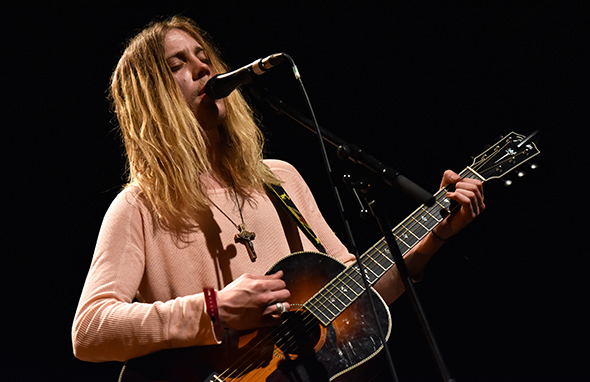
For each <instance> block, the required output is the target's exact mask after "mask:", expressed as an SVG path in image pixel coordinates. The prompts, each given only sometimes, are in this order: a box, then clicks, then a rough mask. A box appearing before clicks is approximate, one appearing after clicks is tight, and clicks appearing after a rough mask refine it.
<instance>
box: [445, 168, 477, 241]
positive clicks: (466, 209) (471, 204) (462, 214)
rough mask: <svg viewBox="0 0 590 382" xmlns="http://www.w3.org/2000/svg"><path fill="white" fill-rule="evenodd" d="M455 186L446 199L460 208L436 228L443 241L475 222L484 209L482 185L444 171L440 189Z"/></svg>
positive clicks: (475, 180) (449, 171) (473, 180)
mask: <svg viewBox="0 0 590 382" xmlns="http://www.w3.org/2000/svg"><path fill="white" fill-rule="evenodd" d="M449 184H454V185H455V191H452V192H448V193H447V195H446V196H447V198H449V199H451V200H454V201H456V202H457V203H459V205H460V206H461V207H460V208H459V210H458V211H454V212H453V213H452V214H450V215H449V216H447V217H446V218H445V219H444V220H443V221H442V222H441V223H440V224H439V225H438V227H437V228H436V234H437V235H438V236H439V237H442V238H444V239H445V240H446V239H448V238H450V237H451V236H453V235H455V234H457V233H458V232H459V231H461V230H462V229H463V228H465V226H467V225H468V224H469V223H471V222H472V221H473V220H475V218H476V217H478V216H479V215H480V214H481V213H482V212H483V211H484V210H485V208H486V206H485V203H484V195H483V184H482V182H481V181H479V180H477V179H468V178H464V179H461V177H460V176H459V175H458V174H457V173H455V172H453V171H451V170H447V171H445V173H444V175H443V179H442V182H441V184H440V187H441V188H443V187H446V186H448V185H449Z"/></svg>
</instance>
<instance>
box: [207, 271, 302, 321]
mask: <svg viewBox="0 0 590 382" xmlns="http://www.w3.org/2000/svg"><path fill="white" fill-rule="evenodd" d="M281 277H283V272H282V271H278V272H277V273H274V274H272V275H265V276H254V275H250V274H243V275H241V276H240V277H238V278H237V279H236V280H234V281H232V282H231V283H229V284H228V285H227V286H226V287H225V288H223V289H222V290H220V291H218V292H217V309H218V311H219V320H220V321H221V324H222V325H223V326H224V327H229V328H232V329H236V330H247V329H255V328H259V327H262V326H272V325H278V324H279V323H280V322H281V320H280V314H279V310H278V308H277V306H276V303H277V302H282V303H284V304H285V307H286V308H287V309H289V304H288V303H286V302H285V300H287V299H288V298H289V297H290V296H291V293H290V292H289V291H288V290H287V284H285V282H284V281H283V280H281Z"/></svg>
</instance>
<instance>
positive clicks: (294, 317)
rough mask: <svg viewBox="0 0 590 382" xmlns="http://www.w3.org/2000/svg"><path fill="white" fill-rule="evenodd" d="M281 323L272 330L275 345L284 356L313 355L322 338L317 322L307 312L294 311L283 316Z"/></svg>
mask: <svg viewBox="0 0 590 382" xmlns="http://www.w3.org/2000/svg"><path fill="white" fill-rule="evenodd" d="M283 316H284V317H285V319H284V320H283V323H282V324H281V325H280V326H279V327H278V328H276V329H275V330H274V337H275V344H276V345H277V347H278V348H279V349H281V350H282V351H283V352H284V353H286V354H293V355H298V356H305V355H310V354H313V353H314V352H315V351H314V348H315V346H316V345H317V344H318V343H319V342H320V340H321V338H322V329H321V326H320V323H319V322H318V320H316V319H315V317H313V316H312V315H311V314H310V313H309V312H306V311H295V312H289V313H286V314H284V315H283Z"/></svg>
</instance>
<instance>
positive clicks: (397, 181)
mask: <svg viewBox="0 0 590 382" xmlns="http://www.w3.org/2000/svg"><path fill="white" fill-rule="evenodd" d="M249 90H250V93H251V94H252V95H253V96H254V97H256V98H257V99H259V100H262V101H265V102H266V103H268V104H269V105H270V106H271V107H272V108H273V109H274V110H275V111H277V112H278V113H280V114H283V115H286V116H287V117H289V118H291V119H292V120H294V121H295V122H297V123H299V124H300V125H302V126H303V127H305V128H307V129H309V130H311V131H312V132H314V133H315V134H317V135H319V136H320V137H321V138H322V139H323V140H325V141H326V142H328V143H330V144H332V145H333V146H335V147H336V148H337V154H338V157H339V158H340V159H342V160H344V159H349V160H350V161H352V162H354V163H357V164H359V165H362V166H364V167H365V168H367V169H369V170H371V171H372V172H374V173H376V174H380V175H381V177H382V179H383V181H384V182H385V183H386V184H388V185H389V186H391V187H394V188H396V189H399V190H401V191H402V192H404V193H405V194H406V195H408V196H409V197H411V198H412V199H414V200H416V201H417V202H419V203H421V204H425V205H427V206H432V205H434V201H435V199H434V196H433V195H432V194H430V193H429V192H427V191H426V190H424V189H423V188H421V187H420V186H418V185H416V184H415V183H413V182H412V181H411V180H409V179H407V178H406V177H405V176H403V175H401V174H400V173H399V172H398V171H397V170H395V169H393V168H391V167H388V166H386V165H384V164H383V163H381V162H380V161H378V160H377V159H375V158H374V157H372V156H371V155H369V154H368V153H367V152H365V151H363V150H362V149H361V148H359V147H357V146H356V145H351V144H349V143H347V142H345V141H343V140H342V139H340V138H339V137H337V136H336V135H335V134H333V133H332V132H330V131H328V130H326V129H324V128H322V127H320V126H319V125H318V124H317V122H315V118H314V121H312V120H310V119H309V118H307V117H305V116H303V115H301V114H300V113H299V112H298V111H296V110H295V109H293V108H292V107H290V106H289V105H287V104H285V103H284V102H283V101H282V100H281V99H279V98H277V97H275V96H273V95H271V94H270V93H269V91H268V90H267V89H265V88H260V87H254V86H250V87H249ZM312 113H313V112H312ZM320 141H321V139H320ZM322 143H323V142H322ZM322 148H323V145H322ZM330 175H331V174H330ZM330 181H331V179H330ZM355 193H356V192H355ZM336 196H337V199H338V202H340V200H339V198H338V192H337V190H336ZM368 204H369V206H370V208H371V212H372V213H373V216H374V217H375V219H376V220H377V223H378V225H379V228H380V229H381V231H382V233H383V235H384V237H385V241H386V243H387V245H388V246H389V249H390V253H391V254H392V256H393V260H394V261H395V264H396V265H397V267H398V270H399V273H400V276H401V277H402V282H403V284H404V286H405V288H406V291H407V292H408V296H409V298H410V301H411V303H412V306H413V308H414V310H415V311H416V314H417V316H418V319H419V321H420V324H421V326H422V330H423V331H424V335H425V336H426V339H427V341H428V344H429V346H430V348H431V351H432V353H433V356H434V358H435V360H436V363H437V365H438V368H439V371H440V373H441V375H442V377H443V379H444V380H445V381H447V382H454V381H455V380H454V379H453V378H452V377H451V376H450V374H449V371H448V369H447V367H446V365H445V362H444V360H443V357H442V354H441V352H440V350H439V348H438V345H437V343H436V341H435V339H434V335H433V333H432V330H431V329H430V326H429V324H428V321H427V319H426V315H425V313H424V310H423V309H422V306H421V304H420V301H419V299H418V296H417V294H416V291H415V289H414V285H413V281H412V278H411V276H410V274H409V272H408V269H407V267H406V264H405V261H404V259H403V255H402V253H401V251H400V249H399V247H398V245H397V243H396V241H395V237H394V235H393V231H392V228H391V226H390V224H389V222H388V221H387V219H386V217H385V214H384V213H383V211H382V210H381V206H380V205H379V204H378V202H377V201H376V200H371V201H369V202H368ZM340 207H341V206H340ZM341 212H342V208H341ZM345 225H346V228H347V230H348V229H349V227H348V225H347V224H346V221H345ZM349 236H350V237H351V241H352V242H353V246H354V240H352V235H351V234H350V233H349ZM354 249H355V255H356V256H357V263H358V264H359V266H362V263H361V262H360V261H358V258H359V257H358V253H356V246H355V248H354ZM361 274H363V275H364V271H363V270H362V269H361ZM365 283H366V285H365V286H367V285H368V284H367V281H366V279H365ZM366 289H367V290H368V289H369V288H366ZM368 295H369V296H371V294H370V293H369V294H368ZM371 303H372V301H371ZM373 313H374V314H375V308H374V306H373ZM375 319H376V320H377V318H375ZM377 322H378V321H377ZM377 327H378V329H379V332H380V333H382V330H381V327H380V325H377ZM382 342H383V348H384V350H385V352H386V354H387V360H388V363H389V367H390V370H391V372H392V374H393V377H394V380H397V375H396V373H395V369H394V367H393V363H392V360H391V355H390V354H389V349H388V347H387V343H386V341H385V336H384V335H382Z"/></svg>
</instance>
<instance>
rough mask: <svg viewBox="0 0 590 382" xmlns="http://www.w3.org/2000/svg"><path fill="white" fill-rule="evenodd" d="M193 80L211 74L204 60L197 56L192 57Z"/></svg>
mask: <svg viewBox="0 0 590 382" xmlns="http://www.w3.org/2000/svg"><path fill="white" fill-rule="evenodd" d="M192 74H193V81H198V80H200V79H201V78H203V77H205V76H207V75H210V74H211V68H210V67H209V65H207V64H206V63H205V62H203V61H201V60H199V59H198V58H195V59H194V62H193V68H192Z"/></svg>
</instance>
